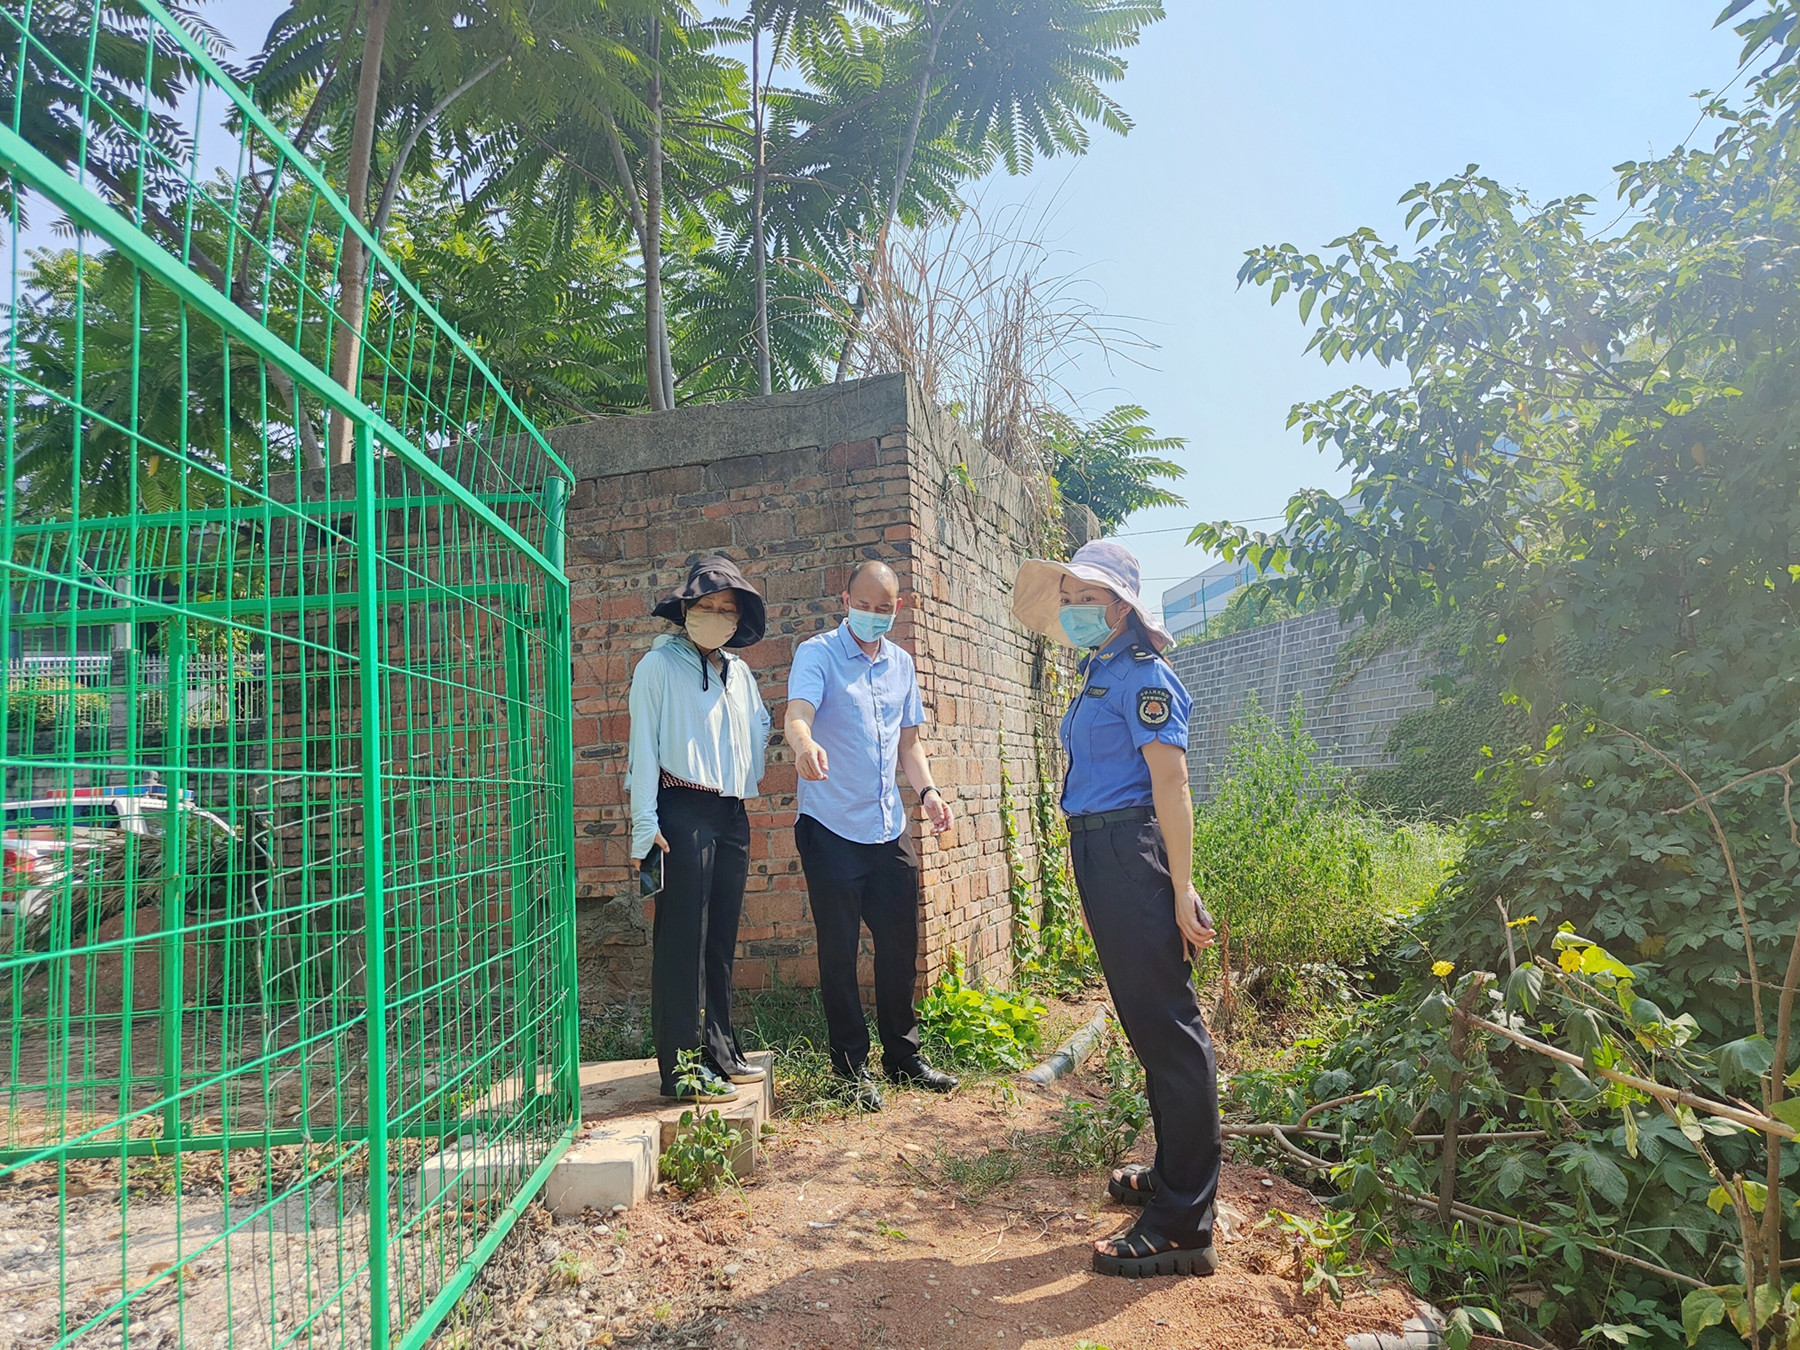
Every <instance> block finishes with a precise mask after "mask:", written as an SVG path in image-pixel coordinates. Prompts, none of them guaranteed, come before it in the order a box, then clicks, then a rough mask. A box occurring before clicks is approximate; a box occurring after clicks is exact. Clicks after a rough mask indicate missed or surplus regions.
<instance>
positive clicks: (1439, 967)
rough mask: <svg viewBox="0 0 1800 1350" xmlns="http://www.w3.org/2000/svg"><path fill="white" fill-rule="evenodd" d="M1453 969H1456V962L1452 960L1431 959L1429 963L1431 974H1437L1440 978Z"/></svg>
mask: <svg viewBox="0 0 1800 1350" xmlns="http://www.w3.org/2000/svg"><path fill="white" fill-rule="evenodd" d="M1455 969H1456V962H1454V961H1433V962H1432V963H1431V973H1432V974H1433V975H1435V976H1437V977H1438V978H1439V979H1440V980H1441V979H1443V978H1444V976H1446V975H1448V974H1449V973H1450V972H1451V971H1453V970H1455Z"/></svg>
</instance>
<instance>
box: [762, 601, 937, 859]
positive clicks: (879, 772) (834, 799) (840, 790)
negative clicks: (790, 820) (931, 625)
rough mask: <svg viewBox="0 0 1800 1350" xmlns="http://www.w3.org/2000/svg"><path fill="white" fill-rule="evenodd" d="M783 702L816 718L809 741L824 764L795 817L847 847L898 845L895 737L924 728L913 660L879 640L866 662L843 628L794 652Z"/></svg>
mask: <svg viewBox="0 0 1800 1350" xmlns="http://www.w3.org/2000/svg"><path fill="white" fill-rule="evenodd" d="M787 694H788V701H789V702H792V701H793V700H795V699H802V700H804V701H805V702H807V703H810V704H812V705H813V707H815V708H817V709H818V710H819V711H818V716H816V717H815V718H814V719H813V724H812V734H813V739H814V740H815V741H817V742H818V743H819V745H820V746H821V747H822V748H823V749H824V751H825V759H826V776H825V780H824V781H823V782H819V783H811V782H808V781H807V780H806V779H804V778H802V779H801V780H800V785H799V788H798V789H797V794H796V801H795V805H796V807H797V809H798V810H799V813H800V814H801V815H803V816H811V817H812V818H813V819H814V820H816V821H818V822H819V824H821V825H823V826H824V827H825V828H826V829H828V830H830V831H831V832H832V833H833V834H836V835H839V836H841V837H842V838H845V839H848V840H850V841H851V842H852V843H857V844H886V843H889V842H891V841H893V840H895V839H898V838H899V837H900V836H901V835H902V834H903V833H904V832H905V830H906V808H905V806H904V804H903V803H902V802H901V800H900V788H899V784H898V783H897V782H896V781H895V770H896V769H897V768H898V766H899V762H900V733H901V731H902V730H904V729H905V728H907V727H916V726H918V725H919V724H920V723H921V722H923V721H924V720H925V709H924V706H923V705H922V704H921V703H920V702H919V681H918V677H917V675H916V673H915V672H914V670H913V659H912V657H911V656H909V655H908V654H907V653H906V652H905V651H903V650H901V649H900V648H899V647H896V646H895V645H894V644H893V643H891V642H889V641H888V640H887V639H886V638H883V639H881V645H880V647H879V648H878V649H877V650H876V653H875V655H874V656H869V655H867V654H866V653H865V652H864V651H863V649H862V647H861V646H859V645H858V644H857V641H856V639H855V637H853V636H852V635H851V633H850V624H849V621H848V620H846V621H845V622H843V623H841V624H839V625H838V626H837V628H836V629H834V630H833V631H832V632H829V633H820V634H818V635H816V636H814V637H810V638H808V639H807V640H806V641H805V642H802V643H801V644H800V646H799V649H798V650H797V651H795V653H794V664H793V667H792V668H791V669H790V670H789V672H788V688H787Z"/></svg>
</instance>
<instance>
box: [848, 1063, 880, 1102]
mask: <svg viewBox="0 0 1800 1350" xmlns="http://www.w3.org/2000/svg"><path fill="white" fill-rule="evenodd" d="M840 1081H841V1082H842V1083H843V1085H844V1096H845V1097H847V1098H848V1099H849V1101H850V1104H851V1105H852V1106H854V1107H855V1108H856V1109H857V1110H858V1111H879V1110H881V1108H882V1107H884V1106H886V1105H887V1103H886V1102H885V1101H883V1100H882V1097H881V1084H880V1083H878V1082H876V1081H875V1075H874V1074H873V1073H871V1072H870V1071H869V1070H868V1068H867V1067H864V1068H861V1069H858V1070H857V1071H856V1072H855V1073H854V1074H852V1075H851V1076H850V1077H848V1078H844V1079H841V1080H840Z"/></svg>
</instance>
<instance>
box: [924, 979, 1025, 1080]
mask: <svg viewBox="0 0 1800 1350" xmlns="http://www.w3.org/2000/svg"><path fill="white" fill-rule="evenodd" d="M1044 1012H1045V1008H1044V1005H1043V1004H1042V1003H1039V1002H1038V1001H1037V1000H1036V999H1035V998H1033V997H1031V995H1029V994H1003V993H998V992H996V991H993V990H989V989H983V988H981V987H980V986H979V985H972V984H970V983H968V982H967V981H966V980H964V979H963V977H962V969H961V963H960V962H958V961H956V960H954V959H952V961H951V963H950V968H949V969H948V970H946V971H945V972H944V973H943V974H942V975H940V976H938V978H937V983H935V984H933V985H932V986H931V989H930V990H929V991H928V992H927V993H926V995H925V997H924V999H923V1000H921V1001H920V1003H919V1032H920V1036H921V1038H922V1040H923V1041H924V1043H925V1044H926V1046H927V1049H928V1051H929V1052H931V1053H932V1054H933V1056H934V1057H935V1058H939V1059H942V1060H944V1061H946V1062H948V1063H951V1064H956V1065H959V1066H960V1067H962V1068H967V1069H1023V1068H1025V1067H1027V1066H1028V1065H1029V1064H1030V1063H1031V1062H1032V1059H1033V1057H1034V1055H1035V1053H1036V1051H1037V1048H1038V1041H1039V1036H1040V1032H1039V1026H1038V1024H1039V1022H1040V1021H1041V1020H1042V1019H1043V1016H1044Z"/></svg>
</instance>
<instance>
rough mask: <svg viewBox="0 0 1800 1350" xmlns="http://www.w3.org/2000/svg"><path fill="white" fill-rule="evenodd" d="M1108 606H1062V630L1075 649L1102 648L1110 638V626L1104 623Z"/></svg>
mask: <svg viewBox="0 0 1800 1350" xmlns="http://www.w3.org/2000/svg"><path fill="white" fill-rule="evenodd" d="M1109 608H1111V606H1109V605H1064V606H1063V607H1062V614H1061V616H1060V617H1061V619H1062V630H1063V632H1064V633H1066V634H1067V635H1068V638H1069V641H1070V642H1073V643H1074V644H1075V645H1076V646H1077V647H1104V646H1105V645H1106V640H1107V639H1108V638H1109V637H1111V636H1112V625H1111V624H1110V623H1108V622H1107V621H1106V611H1107V610H1108V609H1109Z"/></svg>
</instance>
